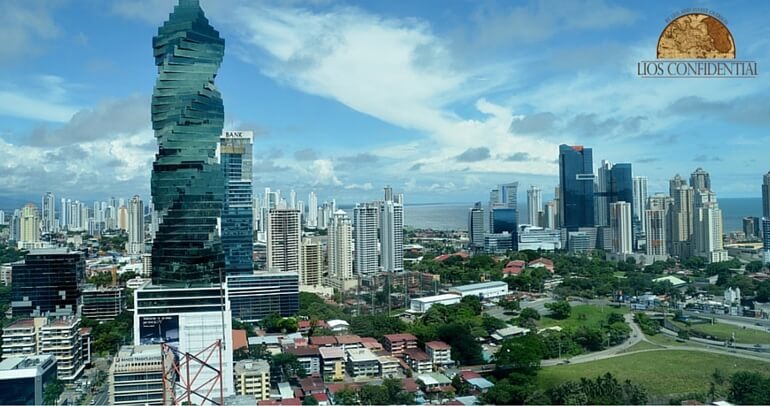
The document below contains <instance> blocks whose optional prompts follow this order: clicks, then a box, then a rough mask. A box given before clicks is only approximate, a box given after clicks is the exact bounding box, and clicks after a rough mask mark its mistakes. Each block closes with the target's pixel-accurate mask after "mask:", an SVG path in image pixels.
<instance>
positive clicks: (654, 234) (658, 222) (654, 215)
mask: <svg viewBox="0 0 770 406" xmlns="http://www.w3.org/2000/svg"><path fill="white" fill-rule="evenodd" d="M644 219H645V222H646V223H647V224H645V229H646V230H647V231H646V235H647V237H646V238H647V243H646V246H645V252H646V253H647V255H661V256H665V255H667V254H668V250H667V248H666V211H665V210H661V209H648V210H645V215H644Z"/></svg>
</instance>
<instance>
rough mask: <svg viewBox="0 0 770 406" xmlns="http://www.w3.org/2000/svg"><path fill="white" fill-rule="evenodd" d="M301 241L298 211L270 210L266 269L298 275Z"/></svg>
mask: <svg viewBox="0 0 770 406" xmlns="http://www.w3.org/2000/svg"><path fill="white" fill-rule="evenodd" d="M301 241H302V228H301V225H300V217H299V210H292V209H270V212H269V215H268V218H267V269H268V270H270V271H277V272H297V273H299V272H300V265H301V263H302V262H301V258H300V256H301V251H300V243H301ZM153 265H154V264H153Z"/></svg>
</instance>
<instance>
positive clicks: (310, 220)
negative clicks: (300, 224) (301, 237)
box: [307, 192, 318, 228]
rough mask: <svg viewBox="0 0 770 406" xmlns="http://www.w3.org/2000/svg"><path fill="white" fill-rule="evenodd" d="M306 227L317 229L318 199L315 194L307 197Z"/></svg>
mask: <svg viewBox="0 0 770 406" xmlns="http://www.w3.org/2000/svg"><path fill="white" fill-rule="evenodd" d="M307 226H308V228H316V227H318V198H317V197H316V196H315V192H310V193H308V195H307Z"/></svg>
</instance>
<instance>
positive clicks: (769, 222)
mask: <svg viewBox="0 0 770 406" xmlns="http://www.w3.org/2000/svg"><path fill="white" fill-rule="evenodd" d="M762 179H763V181H762V220H761V222H762V225H761V234H762V238H761V239H762V245H763V250H764V262H765V263H769V264H770V172H768V173H766V174H765V176H763V177H762Z"/></svg>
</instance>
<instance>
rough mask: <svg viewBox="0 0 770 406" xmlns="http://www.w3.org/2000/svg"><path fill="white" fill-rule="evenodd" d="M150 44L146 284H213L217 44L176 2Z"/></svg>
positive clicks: (198, 17)
mask: <svg viewBox="0 0 770 406" xmlns="http://www.w3.org/2000/svg"><path fill="white" fill-rule="evenodd" d="M152 44H153V50H154V55H155V64H156V65H157V66H158V79H157V82H156V84H155V89H154V92H153V96H152V127H153V130H155V138H157V140H158V153H157V154H156V155H155V157H156V158H155V162H154V163H153V168H152V180H151V191H152V203H153V207H154V209H155V212H156V213H157V215H158V217H159V219H158V230H157V232H156V233H155V238H154V240H153V245H152V273H153V275H152V276H153V281H155V282H156V283H166V284H171V283H184V284H188V285H192V284H196V283H210V282H220V279H221V278H220V274H221V270H222V269H223V267H224V254H223V251H222V245H221V242H220V239H219V235H218V233H217V223H218V221H219V218H220V217H221V214H222V205H223V201H224V192H225V191H224V175H223V172H222V169H221V167H220V165H219V163H217V157H216V149H217V143H218V142H219V137H220V135H221V133H222V125H223V122H224V107H223V105H222V97H221V95H220V93H219V91H218V90H217V88H216V85H215V84H214V78H215V77H216V74H217V70H218V69H219V64H220V63H221V62H222V57H223V55H224V49H225V42H224V40H223V39H222V38H220V36H219V33H218V32H217V31H216V30H215V29H214V28H213V27H212V26H211V25H210V24H209V22H208V20H207V19H206V16H205V15H204V13H203V10H202V9H201V8H200V5H199V4H198V1H196V0H184V1H181V2H180V3H179V4H178V5H177V6H176V7H174V11H173V12H172V13H171V14H170V15H169V19H168V21H166V22H165V23H164V24H163V26H161V27H160V28H159V29H158V35H157V36H155V37H153V40H152Z"/></svg>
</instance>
